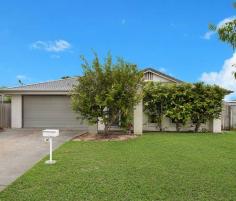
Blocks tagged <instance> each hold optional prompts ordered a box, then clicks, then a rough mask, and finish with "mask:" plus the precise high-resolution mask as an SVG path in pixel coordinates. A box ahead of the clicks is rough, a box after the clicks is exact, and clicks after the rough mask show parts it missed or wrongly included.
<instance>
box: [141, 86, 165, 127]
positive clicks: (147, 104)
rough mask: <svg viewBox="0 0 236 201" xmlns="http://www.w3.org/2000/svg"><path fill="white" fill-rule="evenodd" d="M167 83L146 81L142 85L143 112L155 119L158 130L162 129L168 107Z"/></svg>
mask: <svg viewBox="0 0 236 201" xmlns="http://www.w3.org/2000/svg"><path fill="white" fill-rule="evenodd" d="M168 87H169V86H168V85H167V84H166V83H161V82H157V83H155V82H147V83H146V84H145V86H144V89H143V92H144V98H143V103H144V111H145V113H146V114H147V115H148V116H149V117H150V118H152V119H153V120H155V121H154V122H156V123H157V127H158V128H159V130H160V131H162V130H163V125H162V122H163V118H164V117H165V115H166V111H167V108H168V103H169V99H168V95H169V91H168Z"/></svg>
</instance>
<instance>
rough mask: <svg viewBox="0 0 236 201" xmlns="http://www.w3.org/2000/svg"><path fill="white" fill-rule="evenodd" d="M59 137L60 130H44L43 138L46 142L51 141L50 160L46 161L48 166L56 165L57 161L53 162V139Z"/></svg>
mask: <svg viewBox="0 0 236 201" xmlns="http://www.w3.org/2000/svg"><path fill="white" fill-rule="evenodd" d="M57 136H59V130H56V129H46V130H43V137H44V138H45V141H49V155H50V158H49V160H47V161H45V163H46V164H55V163H56V161H55V160H52V138H54V137H57Z"/></svg>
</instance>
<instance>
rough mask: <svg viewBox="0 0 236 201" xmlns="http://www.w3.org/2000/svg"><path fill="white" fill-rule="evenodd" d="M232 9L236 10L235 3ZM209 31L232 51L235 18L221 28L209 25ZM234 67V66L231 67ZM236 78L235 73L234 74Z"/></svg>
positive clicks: (234, 39) (234, 46) (234, 44)
mask: <svg viewBox="0 0 236 201" xmlns="http://www.w3.org/2000/svg"><path fill="white" fill-rule="evenodd" d="M233 7H234V8H236V3H233ZM209 29H210V30H211V31H214V32H216V33H217V35H218V37H219V39H220V40H221V41H223V42H225V43H228V44H229V45H230V46H231V47H232V48H233V50H235V48H236V18H235V19H232V20H229V21H228V22H226V23H224V24H222V25H221V26H216V25H214V24H209ZM233 66H234V67H235V65H233ZM234 77H235V78H236V72H234Z"/></svg>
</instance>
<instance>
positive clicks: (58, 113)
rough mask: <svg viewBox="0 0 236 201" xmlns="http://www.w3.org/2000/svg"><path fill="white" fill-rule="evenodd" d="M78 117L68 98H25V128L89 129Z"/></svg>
mask: <svg viewBox="0 0 236 201" xmlns="http://www.w3.org/2000/svg"><path fill="white" fill-rule="evenodd" d="M76 117H78V114H75V113H74V112H73V111H72V109H71V103H70V98H69V97H68V96H24V97H23V127H24V128H79V129H83V130H85V129H87V127H88V126H87V124H86V122H85V121H83V120H81V119H77V118H76Z"/></svg>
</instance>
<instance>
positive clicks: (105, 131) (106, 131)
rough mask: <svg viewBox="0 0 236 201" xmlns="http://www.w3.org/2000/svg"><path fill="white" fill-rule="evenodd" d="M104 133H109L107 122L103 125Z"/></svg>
mask: <svg viewBox="0 0 236 201" xmlns="http://www.w3.org/2000/svg"><path fill="white" fill-rule="evenodd" d="M104 134H105V135H108V134H109V126H108V124H105V127H104Z"/></svg>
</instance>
